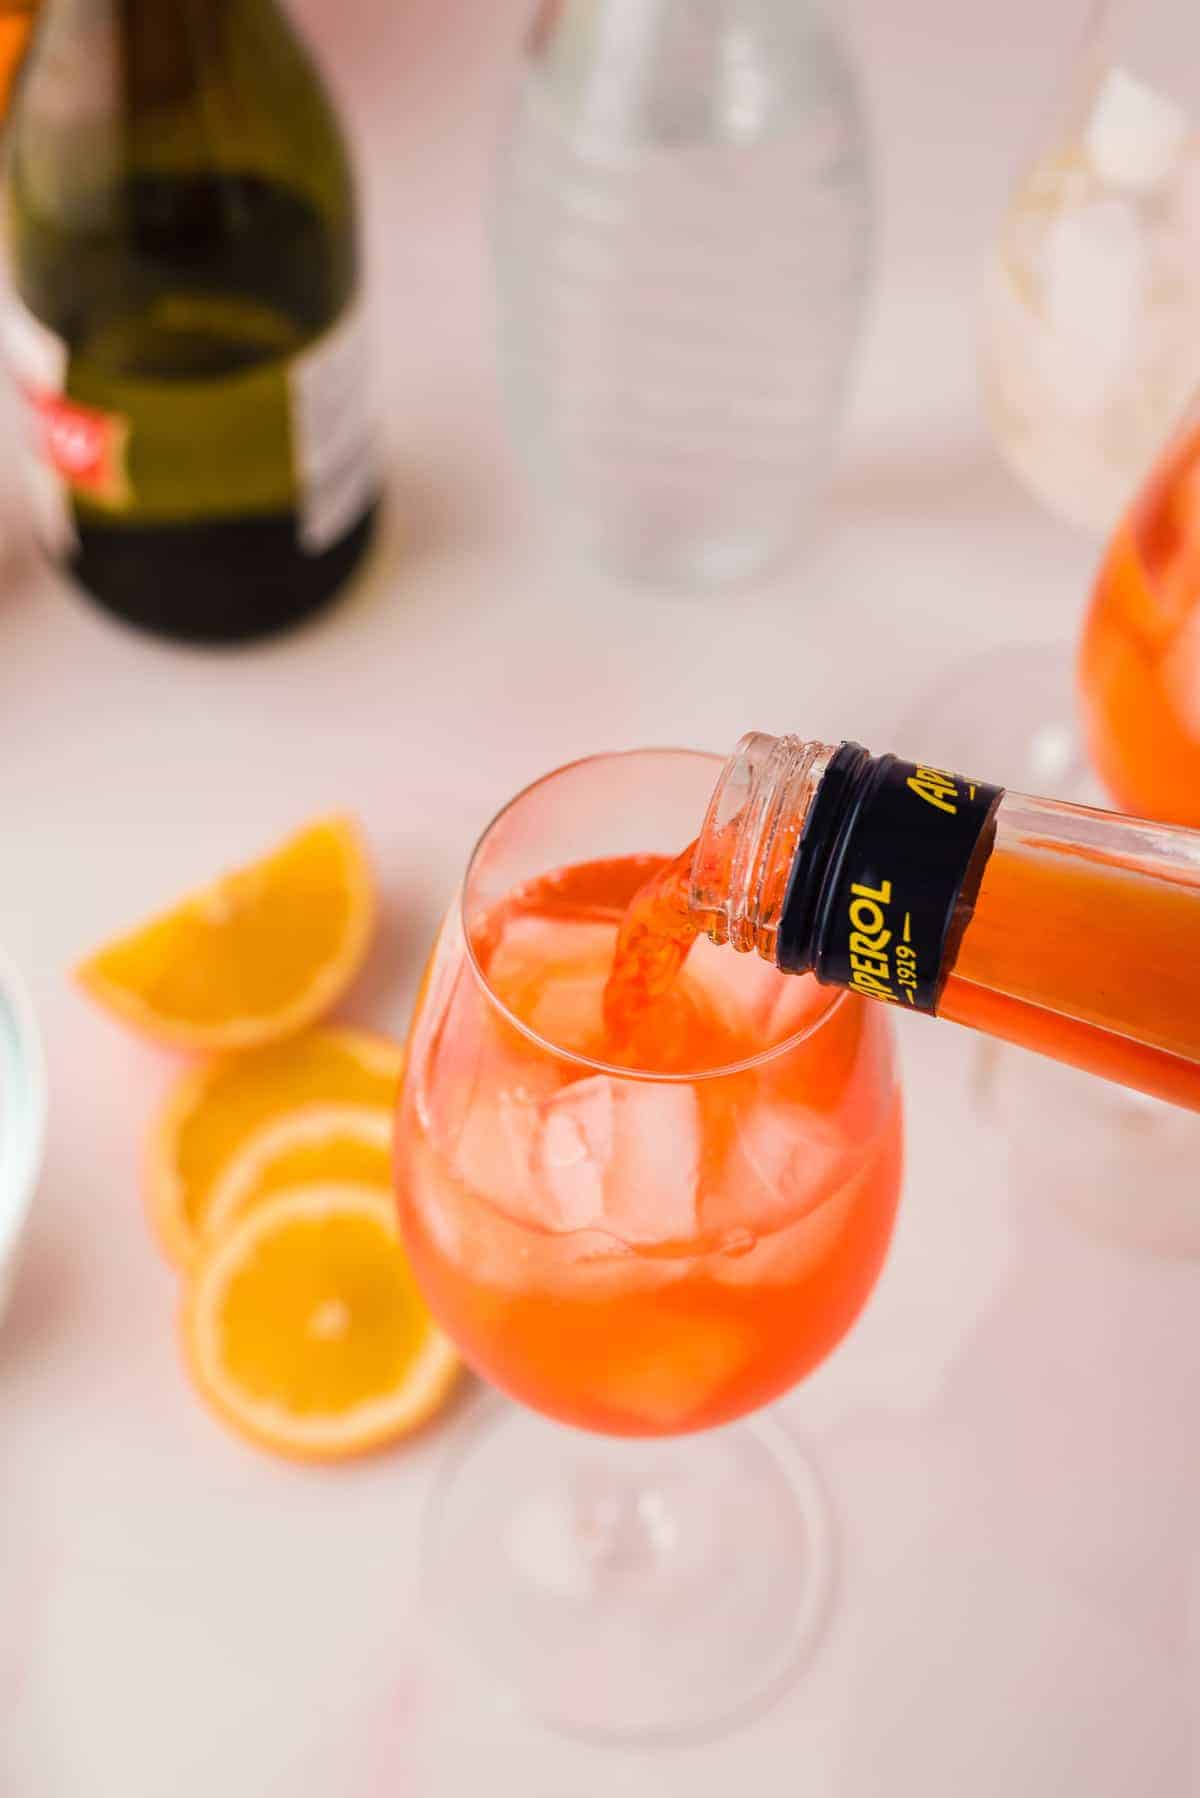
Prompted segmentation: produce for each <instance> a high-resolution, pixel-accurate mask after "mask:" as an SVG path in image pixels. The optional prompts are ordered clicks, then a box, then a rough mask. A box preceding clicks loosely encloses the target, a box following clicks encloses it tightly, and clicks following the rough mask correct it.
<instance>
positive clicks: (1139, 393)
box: [981, 0, 1200, 532]
mask: <svg viewBox="0 0 1200 1798" xmlns="http://www.w3.org/2000/svg"><path fill="white" fill-rule="evenodd" d="M981 373H982V384H983V391H984V399H985V404H986V406H987V409H988V413H989V415H990V418H991V422H992V428H993V431H994V434H995V436H996V439H997V442H998V443H999V446H1000V448H1001V450H1002V451H1003V453H1004V454H1005V456H1006V457H1007V459H1008V461H1009V462H1010V463H1011V464H1012V466H1013V468H1014V470H1015V472H1016V473H1017V474H1018V475H1019V476H1020V477H1021V478H1022V479H1023V480H1024V481H1025V482H1026V484H1027V485H1028V486H1029V487H1030V488H1031V490H1032V491H1033V492H1034V493H1035V494H1036V495H1037V497H1038V498H1039V499H1041V500H1042V501H1043V503H1044V504H1046V505H1047V506H1048V507H1050V508H1051V509H1052V510H1053V511H1055V512H1057V513H1059V514H1060V515H1062V516H1064V517H1066V518H1068V519H1070V520H1071V521H1072V522H1074V523H1076V524H1079V525H1082V526H1084V527H1085V528H1087V529H1090V530H1094V531H1097V532H1106V531H1108V530H1109V529H1110V528H1111V527H1112V525H1113V524H1114V523H1115V521H1116V518H1117V516H1118V515H1119V513H1120V512H1121V510H1122V509H1123V508H1124V506H1125V505H1126V504H1127V503H1128V501H1129V500H1130V499H1131V498H1132V496H1133V493H1134V490H1135V488H1136V486H1137V484H1138V482H1139V481H1140V480H1141V479H1142V478H1143V477H1144V475H1145V474H1146V472H1147V470H1148V468H1149V466H1150V463H1151V461H1152V460H1153V458H1154V456H1155V455H1156V453H1157V451H1158V449H1159V448H1160V446H1161V445H1162V443H1163V441H1164V439H1165V438H1166V436H1167V434H1168V432H1169V431H1170V429H1171V427H1172V426H1173V424H1174V423H1175V421H1176V419H1177V418H1178V416H1179V413H1180V411H1181V409H1182V407H1183V406H1184V404H1185V403H1186V401H1187V399H1188V397H1189V395H1190V394H1191V392H1192V390H1193V388H1194V387H1195V386H1196V384H1197V382H1198V381H1200V13H1197V11H1196V9H1195V8H1194V7H1191V6H1181V5H1179V4H1178V0H1109V3H1108V4H1106V5H1101V6H1100V7H1098V8H1097V9H1096V10H1095V13H1094V16H1093V21H1092V26H1091V30H1090V32H1089V35H1088V39H1087V42H1086V45H1085V48H1084V51H1083V53H1082V55H1081V57H1080V59H1079V61H1078V64H1077V66H1076V68H1075V69H1074V70H1073V71H1072V74H1071V79H1070V81H1069V83H1068V90H1067V95H1066V98H1065V102H1064V103H1063V105H1062V106H1061V108H1060V110H1059V114H1058V116H1057V117H1056V119H1055V120H1054V123H1053V126H1052V129H1051V130H1050V131H1049V132H1048V134H1047V137H1046V140H1045V142H1044V143H1043V144H1042V146H1041V148H1040V150H1039V151H1038V153H1037V155H1036V156H1035V157H1034V158H1033V161H1032V162H1031V164H1030V166H1029V167H1028V168H1027V170H1026V172H1025V174H1024V175H1023V177H1022V179H1021V180H1020V182H1019V183H1018V186H1017V188H1016V191H1015V193H1014V195H1013V199H1012V201H1011V204H1010V206H1009V210H1008V212H1007V215H1006V217H1005V219H1004V222H1003V225H1002V227H1001V230H1000V235H999V238H998V241H997V243H996V246H995V249H994V252H993V254H992V256H991V259H990V263H989V268H988V275H987V283H986V297H985V308H984V317H983V328H982V339H981Z"/></svg>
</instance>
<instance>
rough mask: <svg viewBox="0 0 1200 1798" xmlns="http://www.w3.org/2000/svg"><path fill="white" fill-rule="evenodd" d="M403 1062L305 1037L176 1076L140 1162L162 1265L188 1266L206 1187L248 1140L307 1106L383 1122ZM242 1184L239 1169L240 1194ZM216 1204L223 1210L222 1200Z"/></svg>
mask: <svg viewBox="0 0 1200 1798" xmlns="http://www.w3.org/2000/svg"><path fill="white" fill-rule="evenodd" d="M403 1063H404V1057H403V1052H402V1050H401V1049H400V1048H399V1047H398V1045H397V1044H395V1043H391V1042H388V1041H387V1040H386V1039H385V1038H384V1037H380V1036H372V1035H369V1034H368V1033H366V1032H365V1031H361V1030H309V1031H306V1032H305V1033H304V1034H303V1035H301V1036H294V1037H290V1038H289V1039H288V1041H287V1042H283V1043H276V1044H274V1045H272V1047H270V1048H268V1049H258V1050H256V1051H255V1052H254V1053H253V1054H249V1055H229V1056H223V1057H220V1058H219V1059H218V1060H216V1061H213V1062H210V1063H208V1064H207V1065H206V1066H204V1067H200V1068H196V1069H195V1070H194V1071H193V1072H191V1073H189V1074H185V1075H184V1076H183V1078H182V1079H181V1080H180V1081H179V1082H178V1083H177V1085H176V1086H175V1088H174V1090H173V1091H172V1092H171V1093H170V1094H168V1097H167V1100H166V1103H165V1105H164V1106H163V1107H162V1109H161V1111H160V1112H159V1114H158V1117H157V1119H156V1120H155V1122H154V1124H153V1126H152V1128H151V1132H150V1138H149V1143H148V1147H147V1155H146V1204H147V1209H148V1210H149V1213H150V1220H151V1223H152V1224H153V1226H154V1233H155V1235H156V1236H157V1238H158V1240H159V1242H160V1243H161V1245H162V1247H163V1250H164V1252H165V1253H166V1255H167V1258H168V1260H170V1261H173V1262H175V1263H176V1264H177V1265H178V1266H186V1265H187V1264H188V1263H189V1262H190V1261H192V1260H193V1259H194V1257H195V1255H196V1252H197V1249H198V1246H199V1243H200V1239H201V1237H202V1236H204V1235H205V1234H206V1231H207V1219H208V1211H209V1207H210V1205H211V1204H212V1197H213V1191H214V1189H215V1188H216V1187H217V1185H218V1183H219V1182H220V1181H222V1180H223V1178H224V1177H225V1176H226V1175H227V1174H228V1173H229V1171H230V1169H231V1167H233V1166H234V1164H235V1163H236V1162H237V1160H238V1158H239V1157H240V1156H241V1155H242V1154H243V1153H244V1152H246V1151H247V1149H248V1145H249V1144H250V1143H251V1142H252V1141H253V1140H254V1139H255V1138H256V1137H260V1136H261V1134H262V1133H263V1132H264V1131H268V1130H271V1129H273V1128H274V1127H275V1126H277V1125H279V1124H280V1123H281V1121H282V1119H283V1118H285V1117H286V1116H288V1115H289V1114H291V1113H294V1112H297V1111H300V1110H307V1109H308V1108H309V1107H310V1106H314V1105H316V1106H320V1107H322V1108H329V1107H337V1108H342V1107H354V1108H356V1109H357V1108H366V1109H368V1110H371V1111H373V1112H380V1111H382V1112H385V1113H387V1114H388V1115H389V1116H390V1115H391V1113H392V1112H393V1111H394V1110H395V1106H396V1100H397V1097H398V1094H399V1090H400V1073H401V1069H402V1067H403ZM356 1171H358V1170H357V1164H356ZM245 1179H246V1174H245V1169H244V1164H243V1172H242V1175H241V1177H240V1181H239V1185H238V1189H237V1190H238V1191H239V1192H244V1191H245V1187H244V1185H243V1184H242V1182H244V1181H245ZM222 1202H223V1203H224V1204H225V1205H226V1206H228V1204H229V1200H228V1197H227V1196H226V1197H225V1198H224V1199H223V1201H222ZM239 1202H240V1200H239Z"/></svg>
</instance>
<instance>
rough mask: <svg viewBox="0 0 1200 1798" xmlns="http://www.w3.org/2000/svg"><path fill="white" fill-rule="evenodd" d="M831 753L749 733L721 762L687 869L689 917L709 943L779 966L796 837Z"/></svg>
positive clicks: (831, 748) (832, 748)
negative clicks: (721, 766)
mask: <svg viewBox="0 0 1200 1798" xmlns="http://www.w3.org/2000/svg"><path fill="white" fill-rule="evenodd" d="M836 753H837V746H836V745H834V744H830V743H814V742H805V741H804V739H803V738H801V737H768V736H763V735H762V734H761V733H758V732H752V733H751V734H750V735H748V736H745V737H743V738H742V740H741V742H740V743H739V744H738V746H737V748H736V749H735V750H734V752H733V754H732V755H731V756H730V758H729V760H728V761H727V762H726V764H725V766H724V768H723V769H722V771H721V777H720V779H719V781H718V782H717V786H716V790H715V791H714V793H713V796H712V799H711V800H710V802H709V807H708V812H707V815H706V817H705V820H704V828H703V830H702V831H701V833H700V837H699V840H698V842H697V845H696V856H695V860H694V862H693V864H692V890H691V900H690V908H691V912H692V915H693V917H694V918H695V919H696V920H697V921H698V922H699V924H700V928H701V930H702V931H703V932H704V933H705V935H706V936H708V937H709V938H710V939H711V941H712V942H714V943H718V944H720V943H729V944H730V945H731V946H732V947H733V948H734V949H738V950H741V951H742V952H743V953H748V952H749V951H751V950H753V951H754V952H755V953H756V954H758V955H760V956H761V957H762V958H763V960H764V961H769V962H771V963H772V965H775V964H776V962H777V959H778V955H777V951H778V936H779V927H780V923H781V920H782V918H783V916H784V908H785V904H786V900H787V894H788V887H789V883H790V881H791V877H792V869H793V866H794V865H795V861H796V854H797V850H798V848H799V844H800V838H801V836H802V834H803V831H804V826H805V823H806V822H807V819H808V817H809V813H810V810H811V807H812V805H813V803H814V801H815V799H816V796H817V793H818V792H819V790H820V787H821V782H822V780H823V778H824V774H825V770H826V768H827V767H828V765H829V762H830V761H831V759H832V758H833V756H834V755H835V754H836Z"/></svg>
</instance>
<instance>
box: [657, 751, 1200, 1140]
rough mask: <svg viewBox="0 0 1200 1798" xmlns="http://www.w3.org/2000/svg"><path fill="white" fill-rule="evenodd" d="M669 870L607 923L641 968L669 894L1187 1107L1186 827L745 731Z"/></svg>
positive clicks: (894, 994) (813, 961)
mask: <svg viewBox="0 0 1200 1798" xmlns="http://www.w3.org/2000/svg"><path fill="white" fill-rule="evenodd" d="M670 878H671V880H673V881H674V882H675V891H674V893H673V894H669V895H664V894H662V893H658V894H656V893H654V892H647V893H646V894H645V895H643V898H642V901H641V906H642V908H643V912H642V918H643V921H642V922H641V923H639V921H638V915H637V912H636V910H635V912H634V914H633V915H631V916H630V917H629V918H627V921H626V925H625V937H624V939H623V940H624V945H625V947H626V950H627V951H628V950H629V949H630V948H631V947H633V946H634V939H635V938H638V937H639V935H640V941H641V945H642V947H641V951H640V956H641V960H642V962H643V963H644V965H645V967H646V969H647V970H648V974H647V977H648V978H649V979H651V980H652V979H653V978H654V969H655V966H656V958H657V957H658V956H659V955H660V954H661V949H660V947H659V940H658V937H657V935H656V933H655V931H654V930H653V929H651V930H649V931H647V930H646V929H645V924H644V919H645V916H646V915H647V913H648V912H650V911H652V909H653V907H654V906H655V905H664V904H667V903H669V902H673V904H674V906H675V908H676V909H678V908H679V906H680V904H682V905H683V907H684V909H685V910H686V913H687V916H688V919H689V921H690V924H691V928H692V929H693V931H694V932H699V931H703V932H704V933H706V934H707V935H708V936H709V937H710V938H711V939H712V940H713V941H714V942H731V943H732V944H733V945H734V947H735V948H739V949H743V950H753V951H756V952H757V953H758V954H759V955H760V956H762V957H764V958H765V959H767V960H769V961H772V962H774V964H775V965H776V966H777V967H779V968H782V969H784V970H786V971H794V972H808V971H811V972H813V973H815V974H816V977H817V979H818V980H819V981H823V982H827V983H831V984H834V985H839V986H844V987H848V988H850V989H851V990H852V991H856V992H860V993H864V994H867V995H869V996H871V997H874V998H876V999H881V1000H884V1001H886V1002H889V1003H891V1004H893V1005H896V1006H899V1007H902V1008H904V1009H912V1010H918V1011H925V1012H936V1013H937V1014H938V1015H940V1016H942V1017H948V1018H952V1019H955V1020H956V1021H957V1022H958V1023H961V1024H969V1025H971V1026H973V1027H974V1028H976V1029H978V1030H982V1031H985V1032H987V1033H988V1034H989V1035H991V1036H995V1037H999V1038H1002V1039H1003V1040H1005V1041H1008V1042H1013V1043H1017V1044H1019V1045H1020V1046H1022V1047H1023V1048H1028V1049H1035V1050H1037V1051H1039V1052H1040V1053H1042V1054H1046V1055H1050V1056H1053V1057H1054V1058H1055V1059H1057V1060H1059V1061H1063V1062H1067V1063H1069V1064H1071V1065H1072V1066H1075V1067H1080V1068H1084V1069H1085V1070H1088V1071H1090V1072H1092V1073H1095V1074H1099V1075H1102V1076H1104V1077H1105V1078H1108V1079H1111V1080H1116V1081H1120V1082H1121V1083H1122V1084H1123V1085H1126V1086H1129V1087H1132V1088H1134V1089H1135V1090H1137V1091H1140V1092H1144V1093H1148V1094H1150V1095H1152V1096H1153V1097H1155V1098H1160V1099H1167V1100H1170V1101H1172V1102H1173V1103H1175V1104H1179V1105H1184V1106H1188V1107H1190V1108H1191V1109H1193V1110H1200V831H1193V830H1188V829H1183V828H1180V827H1178V826H1171V825H1166V824H1154V823H1149V822H1144V821H1142V820H1140V819H1136V818H1124V817H1120V816H1118V815H1116V814H1114V813H1112V812H1105V811H1098V810H1095V809H1093V808H1092V807H1089V806H1078V805H1067V804H1064V803H1062V802H1061V801H1058V800H1051V799H1036V798H1030V797H1028V796H1026V795H1024V794H1020V793H1006V792H1004V790H1003V789H1002V788H999V787H993V786H987V785H984V784H983V783H981V782H977V781H971V780H967V779H965V778H963V777H961V776H958V775H955V774H950V773H947V772H945V771H944V770H941V769H937V768H930V767H922V766H918V765H916V764H913V763H911V762H901V761H898V760H897V758H896V757H894V756H879V757H873V756H871V755H869V754H868V753H867V751H866V750H865V749H862V748H860V747H859V746H858V745H857V744H853V743H842V744H840V745H831V744H821V743H806V742H803V741H802V740H800V739H799V738H794V737H788V738H782V739H776V738H771V737H763V736H753V735H752V736H748V737H745V738H743V740H742V742H741V743H740V744H739V746H738V748H737V750H736V751H735V753H734V755H733V756H732V757H731V759H730V760H729V762H728V763H727V764H726V767H725V770H724V773H723V775H722V777H721V780H720V782H719V783H718V786H717V790H716V792H715V794H714V796H713V799H712V802H711V804H710V806H709V810H708V815H707V818H706V821H705V825H704V829H703V831H702V833H701V836H700V838H699V841H698V843H697V845H696V846H695V849H694V851H690V852H688V853H687V854H686V855H685V857H683V858H681V860H680V862H679V863H678V864H676V868H675V871H674V873H673V874H672V876H671V877H670ZM635 961H636V957H633V956H630V955H629V954H628V953H627V955H626V959H625V967H626V968H627V969H628V970H629V971H627V972H625V973H623V975H622V978H623V979H624V981H625V982H626V984H627V985H628V984H634V985H636V982H637V980H638V978H639V977H640V976H639V974H638V971H637V968H636V966H632V965H631V964H632V963H633V962H635Z"/></svg>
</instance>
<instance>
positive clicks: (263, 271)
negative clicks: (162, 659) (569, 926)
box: [3, 0, 375, 642]
mask: <svg viewBox="0 0 1200 1798" xmlns="http://www.w3.org/2000/svg"><path fill="white" fill-rule="evenodd" d="M6 199H7V214H8V218H7V237H8V255H9V264H10V277H11V286H10V292H9V297H8V301H7V307H6V311H5V316H4V320H3V324H4V344H5V350H6V353H7V358H8V361H9V364H10V367H11V369H12V372H13V375H14V377H15V380H16V383H17V386H18V389H19V391H20V394H21V397H22V399H23V401H24V413H25V422H26V426H27V431H26V449H27V462H28V470H29V475H30V483H31V495H32V498H33V502H34V506H35V513H36V519H37V523H38V528H39V534H40V535H41V537H42V540H43V542H44V544H45V546H46V547H47V549H48V550H49V551H50V553H51V554H52V555H54V556H55V557H56V558H57V559H59V560H60V561H62V562H63V563H65V564H66V565H68V566H69V567H70V568H71V569H72V571H73V572H74V573H75V575H76V577H77V578H78V579H79V580H80V582H81V583H82V584H83V586H84V587H86V588H87V589H88V590H89V591H90V592H91V594H92V595H93V597H95V598H96V599H97V600H98V601H99V602H100V603H101V604H102V605H104V606H105V607H107V608H108V609H109V610H110V611H112V612H115V613H116V614H117V615H118V616H120V617H122V618H125V619H127V620H129V621H130V622H132V623H135V624H139V625H142V626H143V627H145V628H148V629H153V630H157V631H161V632H163V633H165V634H167V635H171V636H177V637H186V638H193V639H200V640H207V641H217V642H220V641H232V640H236V639H239V638H246V637H253V636H257V635H261V634H262V633H264V632H267V631H272V630H276V629H279V628H281V627H282V626H284V625H287V624H290V623H292V622H293V621H295V620H296V619H298V618H300V617H302V616H304V615H305V614H306V613H308V612H311V611H312V610H313V609H314V608H315V607H317V606H319V605H320V604H322V603H323V602H324V601H325V600H326V599H328V598H329V597H330V595H331V594H332V593H333V592H334V590H335V589H336V588H337V587H338V586H339V584H340V583H341V581H342V580H343V579H344V578H345V577H346V575H347V574H349V572H350V570H351V569H352V568H353V567H354V565H355V563H356V562H357V561H358V559H359V556H360V555H361V554H362V551H363V548H364V546H365V544H366V542H367V538H368V535H369V532H370V527H371V519H372V515H373V506H374V499H375V485H374V471H373V468H372V463H371V453H370V429H369V421H368V416H367V411H366V395H367V385H366V369H365V366H364V360H363V341H362V339H363V333H362V313H361V301H360V292H359V267H358V245H357V228H356V219H355V203H354V189H353V182H352V179H351V174H350V170H349V167H348V163H347V158H346V152H345V147H344V144H343V141H342V135H341V131H340V129H339V126H338V121H337V119H336V117H335V115H334V113H333V110H332V108H331V106H330V104H329V101H328V99H327V97H326V95H325V93H324V90H323V88H322V86H321V82H320V79H319V76H318V75H317V72H316V70H315V69H314V67H313V65H312V63H311V62H310V60H309V58H308V56H307V55H306V54H305V52H304V50H303V49H302V47H301V45H300V43H299V42H298V40H297V39H296V37H295V35H294V34H293V32H292V29H291V27H290V25H289V24H288V23H287V21H286V19H285V17H284V14H283V12H282V11H281V10H280V7H279V5H278V4H277V0H46V4H45V6H44V8H43V11H42V13H41V15H40V18H39V21H38V27H37V31H36V35H35V37H34V40H33V45H32V48H31V50H30V53H29V58H28V60H27V62H26V65H25V68H24V71H23V74H22V78H21V81H20V83H19V88H18V93H17V98H16V101H15V103H14V106H13V111H12V115H11V120H10V124H9V155H8V168H7V192H6Z"/></svg>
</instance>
